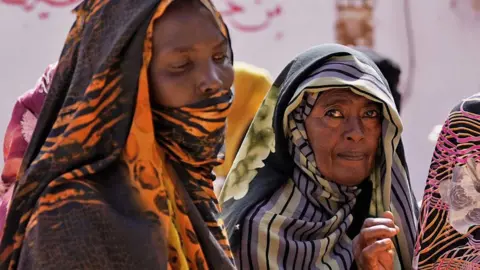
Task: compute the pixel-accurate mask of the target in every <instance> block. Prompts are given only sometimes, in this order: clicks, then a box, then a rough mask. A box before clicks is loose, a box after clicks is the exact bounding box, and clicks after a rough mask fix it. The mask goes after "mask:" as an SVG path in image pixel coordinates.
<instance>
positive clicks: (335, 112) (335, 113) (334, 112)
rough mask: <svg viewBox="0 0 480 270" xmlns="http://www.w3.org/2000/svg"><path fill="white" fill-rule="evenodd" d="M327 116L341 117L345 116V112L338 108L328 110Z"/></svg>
mask: <svg viewBox="0 0 480 270" xmlns="http://www.w3.org/2000/svg"><path fill="white" fill-rule="evenodd" d="M325 115H326V116H329V117H333V118H341V117H343V114H342V113H341V112H340V111H338V110H328V111H327V112H326V113H325Z"/></svg>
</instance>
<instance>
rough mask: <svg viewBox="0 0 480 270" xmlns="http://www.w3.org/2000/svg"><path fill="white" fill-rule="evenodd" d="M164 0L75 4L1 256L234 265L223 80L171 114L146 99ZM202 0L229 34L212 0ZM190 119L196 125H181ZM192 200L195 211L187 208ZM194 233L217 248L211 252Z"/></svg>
mask: <svg viewBox="0 0 480 270" xmlns="http://www.w3.org/2000/svg"><path fill="white" fill-rule="evenodd" d="M176 1H177V0H176ZM172 2H173V1H172V0H164V1H158V0H157V1H153V0H152V1H120V2H119V1H105V0H87V1H84V2H83V3H82V4H80V5H79V6H78V7H77V8H76V14H77V20H76V21H75V23H74V25H73V27H72V29H71V31H70V33H69V35H68V37H67V41H66V43H65V46H64V49H63V52H62V55H61V57H60V60H59V64H58V68H57V71H56V74H55V77H54V79H53V82H52V85H51V88H50V91H49V93H48V96H47V99H46V101H45V104H44V109H43V110H42V112H41V114H40V117H39V120H38V123H37V127H36V130H35V132H34V135H33V138H32V141H31V143H30V146H29V148H28V149H27V152H26V155H25V158H24V160H23V164H22V167H21V169H20V173H19V182H18V185H17V188H16V190H15V193H14V199H13V201H12V204H11V208H10V212H9V214H8V218H7V225H6V228H5V234H4V237H3V239H2V243H1V245H0V268H2V269H16V268H21V269H32V268H35V269H53V268H56V269H58V268H61V269H74V268H78V267H80V268H88V269H134V268H138V269H206V268H213V269H218V267H219V265H220V267H222V269H232V268H233V264H232V262H231V261H230V260H231V259H232V254H231V252H230V248H229V244H228V240H227V238H226V234H225V233H224V230H223V225H222V222H221V221H220V220H218V207H217V200H216V198H215V195H214V193H213V188H212V181H213V175H212V173H211V170H212V168H213V166H215V165H216V164H218V163H219V162H221V155H219V153H218V151H219V149H220V148H221V146H220V145H221V142H222V140H223V133H224V122H225V117H226V114H227V113H228V109H229V107H230V103H231V92H230V90H229V89H224V90H222V91H219V92H218V93H217V94H216V95H214V96H211V97H210V98H209V99H207V100H205V101H203V102H201V103H199V104H192V105H189V106H185V107H182V108H179V109H177V110H175V112H174V113H169V114H168V115H169V116H170V118H168V117H166V115H167V113H165V112H164V113H163V114H162V113H160V111H161V108H159V107H158V106H157V107H156V109H152V107H155V105H152V104H151V98H150V91H149V84H148V76H147V74H148V72H147V70H148V67H149V64H150V60H151V57H152V36H153V24H154V22H155V21H156V19H158V18H159V17H161V16H162V14H163V13H164V12H165V11H166V10H167V8H168V6H169V5H170V4H171V3H172ZM201 2H202V3H203V5H205V7H207V8H208V9H209V10H210V11H211V12H212V18H213V19H214V20H216V22H217V24H218V26H219V29H220V30H221V31H222V33H223V34H224V35H225V36H226V37H227V38H228V39H229V37H228V33H227V29H226V27H225V25H224V24H223V21H222V20H221V18H220V15H219V14H218V13H217V12H216V11H215V9H214V7H213V6H212V4H211V3H210V2H209V1H207V0H202V1H201ZM232 61H233V60H232ZM207 111H209V112H208V113H207ZM185 115H188V116H189V117H190V118H189V120H188V121H187V117H185ZM197 118H202V121H200V122H198V121H196V120H195V119H197ZM174 124H176V125H174ZM164 125H170V126H171V127H172V128H174V129H175V130H176V131H178V132H180V133H183V134H184V135H185V134H187V133H188V134H189V135H190V138H189V139H191V141H190V144H193V142H194V141H195V139H197V140H202V139H204V138H210V140H209V143H211V144H203V145H201V147H203V148H202V149H200V150H199V151H198V152H195V153H193V154H192V155H187V154H188V151H189V150H188V149H184V147H186V146H185V145H180V144H176V143H175V142H178V141H177V140H176V138H175V137H173V136H172V137H165V138H161V140H158V139H159V138H156V136H155V134H161V133H162V132H164V130H163V129H162V128H163V126H164ZM198 126H201V127H202V128H203V129H204V130H202V132H200V131H193V132H186V131H187V130H192V129H194V128H195V127H197V128H198ZM190 128H192V129H190ZM164 135H165V136H170V135H171V134H164ZM170 146H171V147H170ZM178 164H180V165H182V166H177V165H178ZM170 165H172V166H173V167H174V168H176V169H177V171H172V170H171V169H169V168H171V167H170ZM179 167H180V168H182V169H181V170H180V169H178V168H179ZM179 176H182V177H180V178H179ZM177 178H179V179H178V180H179V181H176V179H177ZM179 185H183V186H185V190H187V194H188V197H186V198H185V197H182V195H181V194H179V192H178V190H179V188H182V186H179ZM190 200H191V201H192V202H193V203H194V204H193V205H195V207H196V210H198V212H199V213H200V215H197V216H201V217H202V218H203V220H196V219H194V216H192V215H191V213H190V212H189V211H188V209H187V207H186V202H189V201H190ZM194 224H197V225H198V224H203V225H204V226H207V227H208V230H207V234H208V235H199V233H200V231H199V230H196V228H197V227H195V225H194ZM201 239H211V241H213V242H214V243H213V244H214V245H213V246H215V247H219V248H218V249H217V250H215V249H214V250H213V252H211V251H212V249H208V250H209V252H208V253H207V252H206V251H207V249H205V248H204V247H205V246H207V245H206V244H208V243H205V242H202V240H201ZM209 244H212V243H209ZM208 246H212V245H208ZM225 260H226V261H225ZM219 261H220V262H219Z"/></svg>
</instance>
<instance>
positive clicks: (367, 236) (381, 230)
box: [360, 225, 398, 246]
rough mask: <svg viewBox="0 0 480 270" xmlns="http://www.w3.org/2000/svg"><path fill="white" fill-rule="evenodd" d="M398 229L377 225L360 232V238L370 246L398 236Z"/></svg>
mask: <svg viewBox="0 0 480 270" xmlns="http://www.w3.org/2000/svg"><path fill="white" fill-rule="evenodd" d="M397 233H398V231H397V229H394V228H390V227H387V226H385V225H377V226H374V227H368V228H364V229H361V230H360V237H361V239H362V240H363V241H364V243H365V246H368V245H370V244H371V243H372V242H375V241H376V240H378V239H384V238H392V237H394V236H395V235H397Z"/></svg>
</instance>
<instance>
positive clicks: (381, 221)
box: [362, 218, 395, 228]
mask: <svg viewBox="0 0 480 270" xmlns="http://www.w3.org/2000/svg"><path fill="white" fill-rule="evenodd" d="M377 225H383V226H387V227H389V228H395V223H394V222H393V220H391V219H389V218H367V219H365V221H364V222H363V226H362V228H368V227H373V226H377Z"/></svg>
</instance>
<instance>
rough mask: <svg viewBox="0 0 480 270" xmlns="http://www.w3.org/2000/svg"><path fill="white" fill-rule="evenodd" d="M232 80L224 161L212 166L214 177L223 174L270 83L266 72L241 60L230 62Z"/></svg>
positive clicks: (225, 172) (224, 174)
mask: <svg viewBox="0 0 480 270" xmlns="http://www.w3.org/2000/svg"><path fill="white" fill-rule="evenodd" d="M234 70H235V81H234V84H233V87H234V88H233V90H234V94H235V97H234V100H233V104H232V111H231V112H230V114H229V116H228V117H227V134H226V138H225V161H224V163H223V164H222V165H220V166H218V167H216V168H215V170H214V171H215V174H216V175H217V176H218V177H226V176H227V174H228V172H229V171H230V168H231V167H232V164H233V160H234V159H235V156H236V155H237V151H238V149H239V148H240V145H241V143H242V141H243V137H244V136H245V134H246V132H247V130H248V127H249V126H250V123H251V122H252V120H253V117H254V116H255V114H256V113H257V110H258V108H259V107H260V105H261V103H262V101H263V99H264V98H265V95H266V94H267V92H268V90H269V89H270V87H271V86H272V79H271V78H270V75H269V73H268V71H266V70H265V69H261V68H258V67H255V66H253V65H250V64H246V63H243V62H236V63H235V64H234Z"/></svg>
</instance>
